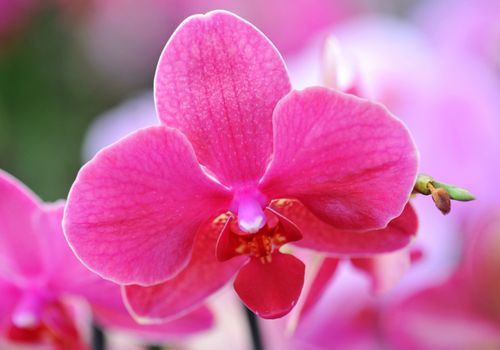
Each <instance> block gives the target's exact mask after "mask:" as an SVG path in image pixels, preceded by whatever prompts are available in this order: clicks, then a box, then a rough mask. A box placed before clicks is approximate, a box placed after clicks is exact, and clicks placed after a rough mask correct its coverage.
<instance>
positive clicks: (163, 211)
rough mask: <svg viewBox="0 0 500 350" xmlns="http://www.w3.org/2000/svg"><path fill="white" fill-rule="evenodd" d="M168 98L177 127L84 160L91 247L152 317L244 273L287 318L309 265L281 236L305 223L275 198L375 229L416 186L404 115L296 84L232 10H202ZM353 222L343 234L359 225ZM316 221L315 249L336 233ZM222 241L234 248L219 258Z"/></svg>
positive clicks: (87, 245)
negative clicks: (320, 230)
mask: <svg viewBox="0 0 500 350" xmlns="http://www.w3.org/2000/svg"><path fill="white" fill-rule="evenodd" d="M155 97H156V107H157V111H158V113H159V117H160V120H161V121H162V123H164V125H162V126H157V127H149V128H145V129H142V130H140V131H138V132H136V133H134V134H132V135H129V136H128V137H126V138H124V139H122V140H121V141H119V142H117V143H115V144H113V145H112V146H110V147H108V148H106V149H105V150H103V151H102V152H100V153H99V154H98V155H97V156H96V157H95V158H94V159H93V160H91V161H90V162H89V163H88V164H87V165H86V166H84V167H83V168H82V170H81V171H80V173H79V175H78V177H77V179H76V181H75V183H74V185H73V188H72V190H71V192H70V195H69V200H68V205H67V207H66V212H65V232H66V235H67V238H68V240H69V242H70V244H71V245H72V247H73V248H74V249H75V251H76V252H77V254H78V256H79V257H80V258H81V259H82V261H84V262H85V263H86V264H87V266H89V267H90V268H91V269H93V270H95V271H97V272H98V273H100V274H101V275H102V276H104V277H106V278H109V279H111V280H113V281H115V282H117V283H121V284H125V285H126V286H125V293H126V297H127V302H128V303H129V306H130V309H131V310H132V311H133V312H134V313H135V314H136V316H137V317H139V318H149V319H165V318H168V317H171V316H172V315H175V314H177V313H179V312H183V311H185V310H187V309H189V308H191V307H193V306H194V305H198V304H199V303H200V302H202V301H203V300H205V298H206V297H208V296H209V295H211V294H212V293H214V292H215V291H216V290H218V289H219V288H220V287H221V286H223V285H225V284H226V283H227V282H228V281H229V280H230V279H231V278H232V277H233V276H234V275H235V274H237V277H236V281H235V283H234V286H235V289H236V291H237V293H238V294H239V296H240V298H241V299H242V300H243V301H244V302H245V303H246V305H247V306H248V307H249V308H251V309H252V310H254V311H255V312H256V313H257V314H259V315H261V316H262V317H279V316H282V315H284V314H286V313H287V312H289V311H290V310H291V308H292V307H293V306H294V304H295V303H296V301H297V299H298V297H299V294H300V291H301V289H302V281H303V274H304V265H303V263H302V262H301V261H300V260H298V259H297V258H295V257H293V256H292V255H290V254H283V253H281V252H280V251H279V250H278V248H279V247H280V246H281V245H283V244H285V243H287V242H292V241H297V240H300V239H301V236H302V235H301V233H300V232H299V231H298V230H297V228H296V226H295V225H294V224H293V223H292V222H290V221H289V220H288V219H286V217H284V216H283V215H282V214H280V212H279V210H280V207H281V205H280V203H285V202H286V201H275V202H274V203H275V204H276V206H273V205H271V203H272V201H273V200H274V199H281V198H295V199H296V201H295V202H296V203H299V205H300V206H294V208H295V210H299V211H301V210H302V211H306V210H307V211H310V212H311V213H313V217H314V218H316V217H319V218H321V219H322V220H324V221H326V222H328V223H329V224H331V225H333V226H335V227H336V228H337V229H339V230H369V229H378V228H381V227H384V226H385V225H386V224H387V223H388V222H389V221H390V220H391V219H393V218H394V217H395V216H398V215H399V214H400V213H401V211H402V209H403V207H404V205H405V204H406V202H407V200H408V196H409V192H410V191H411V189H412V187H413V182H414V179H415V172H416V154H415V149H414V146H413V143H412V140H411V138H410V136H409V134H408V132H407V130H406V129H405V127H404V126H403V125H402V124H401V123H400V122H399V121H398V120H396V119H395V118H394V117H393V116H392V115H391V114H389V113H388V111H387V110H386V109H385V108H383V107H381V106H380V105H377V104H374V103H371V102H369V101H366V100H362V99H358V98H356V97H354V96H350V95H345V94H342V93H338V92H335V91H333V90H329V89H326V88H321V87H315V88H309V89H306V90H304V91H293V92H290V83H289V80H288V74H287V71H286V68H285V66H284V64H283V61H282V59H281V57H280V55H279V53H278V52H277V51H276V50H275V48H274V47H273V46H272V45H271V44H270V43H269V41H268V40H267V38H265V37H264V36H263V35H262V34H261V33H260V32H258V31H257V30H256V29H255V28H254V27H252V26H251V25H249V24H248V23H247V22H245V21H243V20H241V19H239V18H238V17H236V16H234V15H232V14H230V13H227V12H220V11H219V12H213V13H210V14H208V15H206V16H193V17H191V18H189V19H188V20H186V21H185V22H184V23H183V25H181V26H180V27H179V28H178V29H177V31H176V32H175V34H174V35H173V36H172V38H171V39H170V41H169V42H168V44H167V46H166V47H165V49H164V52H163V54H162V57H161V59H160V63H159V65H158V70H157V74H156V81H155ZM332 150H335V151H334V152H332ZM299 201H300V202H299ZM228 211H229V212H230V213H228V214H224V213H226V212H228ZM221 214H223V215H222V216H221ZM299 215H300V213H299ZM308 215H309V214H308ZM316 220H318V219H316ZM221 232H222V234H221ZM343 232H344V234H342V232H339V235H338V236H332V237H330V241H329V243H330V244H331V245H330V246H332V247H334V246H335V242H336V241H337V240H338V239H343V240H346V241H348V240H349V238H347V237H351V236H353V235H352V232H350V231H343ZM303 234H304V239H307V240H308V242H309V246H310V247H311V248H314V249H322V247H321V244H322V242H324V241H325V240H328V237H320V235H318V234H315V232H314V231H311V232H303ZM219 236H220V237H219ZM315 238H316V239H318V241H315ZM320 238H321V239H320ZM217 240H219V243H218V244H217V256H218V258H219V259H221V260H226V259H227V260H228V261H225V262H219V261H217V260H216V259H215V256H214V252H215V250H216V249H215V248H216V242H217ZM403 241H404V242H407V240H404V239H403ZM315 242H316V244H315ZM392 243H393V242H392ZM405 244H406V243H405ZM387 245H388V246H386V247H383V244H380V245H379V246H378V247H377V246H375V245H374V246H372V245H371V244H367V245H366V246H364V247H358V248H359V249H360V250H363V251H365V252H366V253H367V254H369V253H370V252H373V251H377V249H386V250H390V249H391V248H389V246H390V245H391V243H389V242H388V241H387ZM396 245H397V244H396ZM323 249H324V248H323ZM235 255H237V256H235ZM232 256H234V257H233V258H231V257H232ZM230 258H231V259H230ZM134 284H135V285H134ZM262 286H265V287H264V288H262Z"/></svg>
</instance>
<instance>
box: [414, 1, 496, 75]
mask: <svg viewBox="0 0 500 350" xmlns="http://www.w3.org/2000/svg"><path fill="white" fill-rule="evenodd" d="M415 12H416V15H415V17H416V20H417V23H418V24H419V25H421V26H422V27H423V28H424V30H425V31H426V33H427V34H428V35H429V36H430V37H431V38H432V40H433V41H434V42H435V43H436V44H437V45H439V46H440V47H442V48H444V49H446V50H450V51H451V52H452V54H453V55H455V56H456V55H459V56H460V55H476V56H478V57H480V58H482V59H484V60H485V61H486V62H487V63H488V64H490V65H492V66H493V67H495V68H496V70H497V71H496V73H497V75H498V74H499V73H500V44H499V43H500V2H499V1H497V0H477V1H469V0H439V1H434V0H433V1H423V2H421V3H419V4H418V6H417V7H416V11H415Z"/></svg>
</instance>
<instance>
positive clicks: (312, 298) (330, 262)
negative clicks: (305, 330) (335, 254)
mask: <svg viewBox="0 0 500 350" xmlns="http://www.w3.org/2000/svg"><path fill="white" fill-rule="evenodd" d="M338 264H339V260H338V259H337V258H324V259H323V261H322V262H321V265H320V266H319V268H318V272H316V275H315V276H314V279H313V281H312V283H311V286H310V287H309V289H308V290H307V296H306V300H305V302H304V304H303V305H302V308H301V309H300V318H301V319H303V318H304V317H306V315H307V314H308V313H309V312H310V311H311V310H312V309H313V308H314V306H315V305H316V303H317V302H318V301H319V300H320V298H321V296H322V294H323V292H324V291H325V289H326V288H327V287H328V284H329V282H331V280H332V277H333V275H334V274H335V271H337V266H338ZM299 321H300V320H299Z"/></svg>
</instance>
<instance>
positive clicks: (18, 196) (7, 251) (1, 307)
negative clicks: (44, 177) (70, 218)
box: [0, 171, 213, 350]
mask: <svg viewBox="0 0 500 350" xmlns="http://www.w3.org/2000/svg"><path fill="white" fill-rule="evenodd" d="M0 198H1V201H0V291H1V295H2V298H1V300H0V338H4V339H7V340H8V341H9V342H13V343H16V344H19V343H26V344H30V345H44V344H45V345H46V346H50V348H55V349H75V350H78V349H88V347H87V339H84V338H85V337H84V336H83V335H82V331H81V327H80V325H79V324H78V322H77V319H76V318H77V316H78V317H79V318H80V314H81V312H80V313H78V312H77V310H75V307H74V306H75V305H79V303H76V304H75V300H76V299H78V300H82V301H87V302H88V303H90V306H91V308H92V313H93V315H94V319H95V320H96V322H97V323H99V324H100V325H101V326H103V327H105V328H108V329H126V330H128V331H130V332H132V333H135V334H138V335H149V336H151V337H155V338H156V337H159V336H160V335H161V339H165V338H167V339H173V338H175V337H180V336H182V335H186V334H190V333H192V332H196V331H201V330H205V329H207V328H209V327H210V326H211V324H212V321H213V320H212V315H211V313H210V311H208V309H206V308H200V309H198V310H196V311H193V313H192V314H190V315H187V316H185V317H184V318H182V319H179V320H175V321H172V322H170V323H168V324H165V325H151V326H147V327H146V326H139V325H138V324H137V323H136V322H135V321H134V320H133V319H132V318H131V317H130V316H129V315H128V313H127V311H126V309H125V306H124V305H123V303H122V300H121V296H120V288H119V286H117V285H115V284H113V283H111V282H108V281H105V280H103V279H102V278H100V277H99V276H97V275H95V274H93V273H92V272H90V271H88V269H86V268H85V267H84V266H83V265H82V264H81V263H80V262H79V261H78V260H77V259H76V257H75V256H74V254H73V253H72V251H71V249H70V248H69V247H68V245H67V243H66V240H65V239H64V235H63V232H62V225H61V222H62V216H63V208H64V203H63V202H62V201H60V202H56V203H53V204H47V203H42V202H41V201H40V200H39V199H38V198H37V197H36V196H35V195H34V194H33V193H31V192H30V191H29V190H28V189H27V188H25V187H24V186H23V185H22V184H21V183H19V182H18V181H17V180H15V179H14V178H12V177H11V176H9V175H7V174H6V173H4V172H1V171H0Z"/></svg>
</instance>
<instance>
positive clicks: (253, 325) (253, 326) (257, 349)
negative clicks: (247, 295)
mask: <svg viewBox="0 0 500 350" xmlns="http://www.w3.org/2000/svg"><path fill="white" fill-rule="evenodd" d="M245 313H246V316H247V321H248V326H249V327H250V333H251V335H252V342H253V348H254V350H264V346H263V345H262V337H261V335H260V331H259V324H258V323H257V316H255V314H254V313H253V312H252V311H250V310H249V309H248V308H246V307H245Z"/></svg>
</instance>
